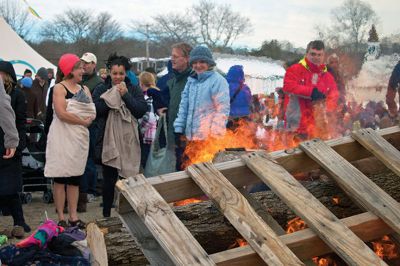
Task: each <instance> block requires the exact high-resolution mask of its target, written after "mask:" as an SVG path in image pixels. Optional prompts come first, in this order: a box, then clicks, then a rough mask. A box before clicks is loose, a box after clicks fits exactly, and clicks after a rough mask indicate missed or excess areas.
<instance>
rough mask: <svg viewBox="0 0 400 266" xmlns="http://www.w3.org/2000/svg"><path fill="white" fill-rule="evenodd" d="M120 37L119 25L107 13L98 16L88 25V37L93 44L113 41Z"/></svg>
mask: <svg viewBox="0 0 400 266" xmlns="http://www.w3.org/2000/svg"><path fill="white" fill-rule="evenodd" d="M121 35H122V29H121V25H120V24H119V23H118V22H117V21H116V20H114V19H113V18H112V16H111V14H110V13H107V12H102V13H100V14H98V15H97V17H96V19H95V20H94V21H93V22H92V23H91V25H90V32H89V37H90V38H91V39H92V40H93V42H94V43H95V44H99V43H104V42H110V41H113V40H115V39H117V38H119V37H121Z"/></svg>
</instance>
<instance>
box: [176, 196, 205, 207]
mask: <svg viewBox="0 0 400 266" xmlns="http://www.w3.org/2000/svg"><path fill="white" fill-rule="evenodd" d="M202 201H203V200H201V199H200V198H190V199H185V200H180V201H176V202H174V206H185V205H188V204H193V203H199V202H202Z"/></svg>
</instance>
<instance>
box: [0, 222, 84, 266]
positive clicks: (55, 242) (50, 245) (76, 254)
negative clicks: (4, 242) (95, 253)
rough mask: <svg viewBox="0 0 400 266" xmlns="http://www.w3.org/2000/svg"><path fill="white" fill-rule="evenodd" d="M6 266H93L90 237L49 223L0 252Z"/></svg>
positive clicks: (0, 257) (75, 229) (0, 258)
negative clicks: (89, 246)
mask: <svg viewBox="0 0 400 266" xmlns="http://www.w3.org/2000/svg"><path fill="white" fill-rule="evenodd" d="M0 261H1V262H2V263H3V265H37V266H39V265H41V266H44V265H71V266H72V265H88V266H89V265H90V250H89V248H88V246H87V241H86V234H85V232H83V231H81V230H80V229H79V228H78V227H69V228H63V227H61V226H58V225H57V224H56V223H55V222H54V221H52V220H46V221H45V222H44V223H43V224H42V225H41V226H39V227H38V229H37V230H36V231H35V232H33V234H32V235H30V236H29V237H27V238H25V239H23V240H22V241H20V242H18V243H17V244H15V245H9V246H5V247H3V248H1V249H0Z"/></svg>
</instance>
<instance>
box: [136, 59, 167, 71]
mask: <svg viewBox="0 0 400 266" xmlns="http://www.w3.org/2000/svg"><path fill="white" fill-rule="evenodd" d="M169 59H170V58H169V57H165V58H149V64H147V58H146V57H132V58H131V59H130V61H131V63H132V70H133V71H134V72H136V73H140V72H142V71H144V70H145V69H146V68H147V67H152V68H154V69H155V70H156V72H157V73H158V72H160V71H161V70H163V69H164V68H165V67H166V66H167V63H168V60H169Z"/></svg>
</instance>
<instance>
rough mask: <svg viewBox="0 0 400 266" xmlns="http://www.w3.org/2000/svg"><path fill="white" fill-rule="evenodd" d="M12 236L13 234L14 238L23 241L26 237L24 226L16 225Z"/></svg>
mask: <svg viewBox="0 0 400 266" xmlns="http://www.w3.org/2000/svg"><path fill="white" fill-rule="evenodd" d="M11 234H12V236H13V237H15V238H18V239H21V238H23V237H24V235H25V231H24V228H23V227H22V226H20V225H15V226H14V227H13V229H12V230H11Z"/></svg>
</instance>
